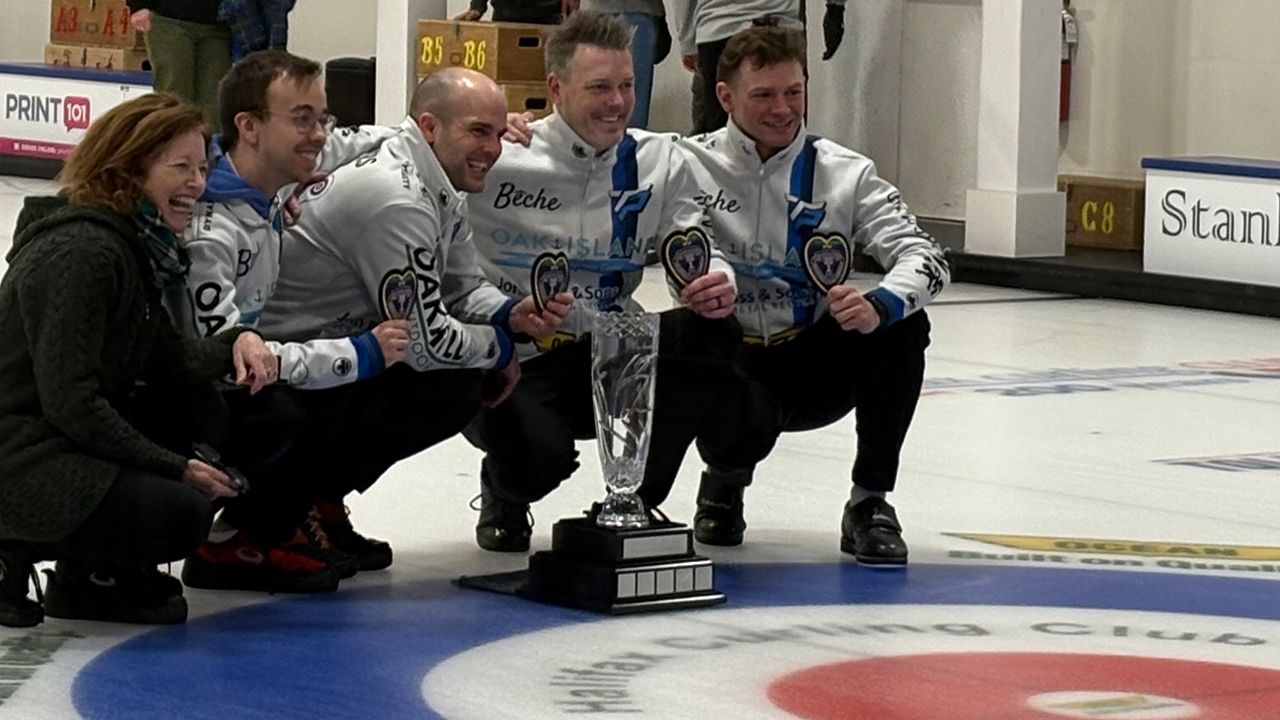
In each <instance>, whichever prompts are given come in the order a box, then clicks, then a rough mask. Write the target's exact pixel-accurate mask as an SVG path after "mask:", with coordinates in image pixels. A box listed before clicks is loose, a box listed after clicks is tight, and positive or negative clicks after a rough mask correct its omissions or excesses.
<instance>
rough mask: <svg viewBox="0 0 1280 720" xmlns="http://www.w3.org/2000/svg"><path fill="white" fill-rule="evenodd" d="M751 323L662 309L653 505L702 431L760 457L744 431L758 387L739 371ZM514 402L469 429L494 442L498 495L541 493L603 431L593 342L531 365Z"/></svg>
mask: <svg viewBox="0 0 1280 720" xmlns="http://www.w3.org/2000/svg"><path fill="white" fill-rule="evenodd" d="M741 336H742V331H741V328H740V327H739V326H738V324H737V322H736V321H732V320H706V319H705V318H702V317H699V316H698V315H696V314H694V313H692V312H690V311H688V310H684V309H679V310H671V311H668V312H665V313H662V315H661V330H660V334H659V350H658V378H657V387H656V388H655V390H654V418H653V434H652V436H651V439H650V444H649V456H648V461H647V464H646V467H645V477H644V483H643V485H642V486H641V489H640V497H641V499H642V500H643V501H644V503H645V504H646V505H647V506H650V507H653V506H656V505H659V504H661V503H662V501H663V500H665V499H666V497H667V493H668V492H670V489H671V485H672V483H673V482H674V481H675V476H676V473H677V471H679V469H680V464H681V463H682V462H683V460H684V455H685V451H686V450H687V449H688V447H689V445H690V444H691V443H693V442H694V440H695V439H697V441H698V446H699V448H700V449H702V450H703V452H704V454H705V455H706V456H707V457H709V458H713V461H714V462H716V463H719V464H727V466H729V467H737V466H739V465H741V464H742V463H744V462H753V461H754V459H755V457H756V454H755V453H757V452H758V451H757V450H755V449H754V448H752V449H751V450H750V451H749V452H748V453H746V454H743V453H741V450H740V443H739V441H738V436H739V434H740V433H747V432H749V431H750V428H748V427H743V426H740V421H741V420H742V419H744V418H746V417H747V414H748V412H747V411H748V409H749V407H750V395H749V388H748V386H747V385H746V383H745V382H744V381H743V380H742V378H741V377H739V376H737V375H735V374H734V373H733V372H732V364H733V358H734V356H735V354H736V351H737V347H738V345H739V344H740V342H741ZM522 373H523V376H522V378H521V380H520V384H519V385H517V386H516V390H515V392H514V393H512V395H511V397H509V398H508V399H507V400H506V402H504V403H502V404H501V405H499V406H498V407H496V408H493V409H488V410H485V411H483V412H481V413H480V416H479V417H477V418H476V421H475V422H474V423H473V424H472V425H471V426H470V427H469V428H468V429H467V431H466V436H467V439H468V440H470V441H471V442H472V444H473V445H475V446H476V447H478V448H480V449H481V450H483V451H485V457H484V461H483V463H482V465H481V479H482V482H484V483H485V484H486V485H487V486H488V488H489V490H490V491H491V492H493V494H494V495H496V496H497V497H499V498H501V499H503V500H507V501H509V502H526V503H529V502H534V501H537V500H540V499H541V498H543V497H545V496H546V495H548V494H549V493H550V492H551V491H552V490H554V489H555V488H556V487H558V486H559V485H560V483H561V482H562V481H564V480H565V479H566V478H568V477H569V476H570V475H572V474H573V472H574V470H577V468H578V465H579V461H578V451H577V449H576V448H575V447H574V441H575V440H588V439H591V438H594V437H595V435H596V426H595V415H594V410H593V406H592V399H591V343H590V340H589V339H586V338H584V339H583V340H581V341H579V342H576V343H572V344H570V345H566V346H563V347H560V348H557V349H555V350H552V351H550V352H548V353H545V354H543V355H541V356H539V357H537V358H534V359H532V360H529V361H528V362H526V363H524V364H523V365H522Z"/></svg>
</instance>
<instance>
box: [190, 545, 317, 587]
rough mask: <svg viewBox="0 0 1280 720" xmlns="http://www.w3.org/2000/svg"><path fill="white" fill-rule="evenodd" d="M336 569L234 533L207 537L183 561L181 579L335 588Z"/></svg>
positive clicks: (220, 584) (218, 584) (216, 583)
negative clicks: (218, 538) (221, 537)
mask: <svg viewBox="0 0 1280 720" xmlns="http://www.w3.org/2000/svg"><path fill="white" fill-rule="evenodd" d="M340 579H341V578H339V577H338V571H337V570H334V569H333V568H332V567H329V565H328V564H327V563H325V562H323V561H320V560H316V559H314V558H310V557H307V556H306V555H301V554H299V553H296V552H292V551H290V550H288V549H285V548H283V547H273V548H265V547H261V546H259V545H255V544H254V543H252V542H250V541H249V539H248V538H246V537H245V536H244V533H236V534H235V536H233V537H232V538H230V539H228V540H226V541H225V542H220V543H215V542H209V541H208V540H206V541H205V542H203V543H201V545H200V547H199V548H197V549H196V552H195V554H194V555H192V556H191V557H189V558H187V561H186V562H185V563H183V565H182V582H183V583H185V584H186V585H187V587H193V588H200V589H203V590H254V591H261V592H269V593H277V592H284V593H321V592H333V591H334V590H337V589H338V581H339V580H340Z"/></svg>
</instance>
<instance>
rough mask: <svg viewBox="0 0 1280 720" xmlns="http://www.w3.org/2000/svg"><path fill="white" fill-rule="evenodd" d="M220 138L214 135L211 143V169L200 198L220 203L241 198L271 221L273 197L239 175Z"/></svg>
mask: <svg viewBox="0 0 1280 720" xmlns="http://www.w3.org/2000/svg"><path fill="white" fill-rule="evenodd" d="M221 139H222V138H221V137H220V136H218V135H215V136H214V138H213V143H211V144H212V146H213V148H212V153H213V163H212V169H211V170H210V171H209V180H208V182H207V183H206V184H205V187H204V195H201V196H200V199H201V200H203V201H205V202H221V203H225V202H228V201H230V200H242V201H244V202H245V203H247V204H248V205H249V207H251V208H253V209H254V211H255V212H257V213H258V214H259V215H261V216H262V219H263V220H268V221H271V220H272V217H271V207H272V205H273V204H274V199H273V198H271V197H270V196H268V195H267V194H266V193H264V192H262V191H261V190H259V189H258V188H256V187H254V186H252V185H250V184H249V183H247V182H245V179H244V178H242V177H240V175H239V174H238V173H237V172H236V168H235V165H234V164H232V162H231V158H230V157H229V156H228V155H227V154H226V152H224V151H223V149H222V143H221Z"/></svg>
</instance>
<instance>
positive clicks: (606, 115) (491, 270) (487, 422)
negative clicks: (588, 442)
mask: <svg viewBox="0 0 1280 720" xmlns="http://www.w3.org/2000/svg"><path fill="white" fill-rule="evenodd" d="M630 44H631V32H630V30H629V29H628V28H627V27H626V26H624V25H623V24H622V23H621V22H619V21H618V20H617V19H616V18H614V17H612V16H609V15H605V14H601V13H598V12H594V11H589V10H583V11H579V12H577V13H575V14H574V15H573V16H572V17H570V18H569V19H568V20H566V21H565V22H564V24H562V25H560V26H559V27H558V28H556V30H555V31H553V32H552V34H551V36H550V37H549V38H548V40H547V44H546V62H547V70H548V79H547V87H548V90H549V93H550V96H551V101H552V103H553V105H554V107H555V111H554V112H553V113H552V114H551V115H550V116H548V117H546V118H544V119H542V120H539V121H537V122H535V123H533V124H532V125H531V128H530V129H531V131H532V141H531V143H530V145H529V147H527V148H526V147H522V146H518V145H512V146H508V148H507V149H506V150H505V151H504V152H503V155H502V159H501V160H499V161H498V163H497V164H496V165H495V166H494V168H493V170H492V171H491V172H490V176H489V179H488V182H487V183H486V186H485V189H484V192H483V193H480V194H478V195H477V196H476V197H475V198H473V203H472V206H471V219H472V224H473V226H474V228H475V243H476V249H477V250H478V252H479V260H480V266H481V268H482V269H483V270H484V272H485V274H486V276H488V277H489V279H490V280H492V281H493V282H494V283H496V284H497V285H498V287H499V288H501V289H502V290H503V291H504V292H507V293H508V294H510V295H513V296H521V295H524V294H526V293H527V292H529V289H530V284H531V283H530V272H531V268H532V267H533V264H534V262H535V258H536V256H538V255H539V254H541V253H546V252H551V253H555V252H563V253H564V254H565V255H566V256H567V260H568V264H569V269H570V272H569V277H570V280H569V289H570V291H571V292H572V295H573V302H574V304H573V309H572V310H571V311H570V312H569V314H568V315H567V316H566V318H565V321H564V324H563V325H562V326H561V327H560V331H559V332H557V333H556V334H555V335H554V336H552V337H549V338H546V339H545V340H541V341H537V342H531V343H522V344H520V345H519V351H518V352H519V354H520V357H521V358H522V361H524V360H526V359H527V362H525V364H524V366H523V371H524V377H523V379H522V380H521V382H520V385H519V387H517V388H516V390H515V392H514V393H513V394H512V396H511V398H510V399H509V400H508V401H507V402H506V403H503V404H502V405H501V406H498V407H496V408H489V409H486V410H484V411H482V412H481V414H480V416H479V417H478V418H477V419H476V422H475V423H474V424H473V425H472V426H471V427H469V428H468V429H467V431H466V435H467V439H469V440H471V441H472V443H474V444H475V445H476V446H477V447H479V448H480V449H482V450H484V451H485V458H484V461H483V463H482V466H481V509H480V520H479V523H478V524H477V527H476V541H477V543H478V544H479V545H480V546H481V547H483V548H485V549H487V550H496V551H508V552H523V551H525V550H527V549H528V548H529V538H530V535H531V526H530V523H529V520H528V517H527V515H528V512H529V503H532V502H534V501H537V500H539V499H541V498H542V497H544V496H546V495H547V494H548V493H550V492H551V491H552V490H554V489H555V488H556V487H557V486H558V485H559V484H560V483H561V482H562V481H563V480H565V479H566V478H568V477H569V476H570V475H571V474H573V472H574V470H576V469H577V467H578V461H577V450H576V449H575V446H574V442H575V440H582V439H588V438H591V437H594V435H595V422H594V420H593V414H592V400H591V377H590V359H591V343H590V342H589V341H588V337H589V336H588V333H589V332H590V331H591V320H592V317H593V316H594V315H595V314H598V313H606V312H617V311H634V310H639V309H640V307H639V305H638V303H636V301H635V300H633V299H632V297H631V295H632V293H633V292H634V291H635V290H636V288H637V287H638V286H639V284H640V281H641V278H642V277H643V274H644V265H645V255H646V253H647V251H648V249H649V248H650V247H651V246H652V245H653V244H654V243H656V242H658V241H662V240H664V239H667V238H670V239H672V240H681V241H684V240H689V239H691V238H698V239H700V241H701V245H700V247H701V248H702V250H703V251H704V252H703V254H702V259H703V260H704V261H705V264H703V265H702V268H701V270H702V271H703V272H701V273H691V274H690V276H689V277H686V278H681V279H679V280H678V281H677V280H674V279H672V280H671V282H669V286H670V289H671V290H672V294H673V295H676V296H677V297H678V300H679V302H680V304H681V305H683V306H684V307H681V308H678V309H675V310H671V311H668V312H665V313H663V314H662V328H661V333H660V347H659V361H658V377H657V385H656V390H655V412H654V420H653V435H652V441H651V444H650V449H649V455H648V458H647V467H646V470H645V481H644V482H645V484H644V487H643V488H642V490H641V493H640V495H641V498H642V499H643V500H644V502H645V504H646V505H648V506H649V507H653V506H655V505H656V504H658V503H660V502H662V501H663V500H664V499H665V497H666V494H667V491H668V489H669V488H670V485H671V483H672V482H673V481H674V478H675V475H676V472H677V471H678V470H679V468H680V465H681V462H682V461H683V459H684V455H685V451H686V450H687V449H688V447H689V445H690V444H691V443H692V442H693V441H694V439H695V438H696V439H697V441H698V445H699V448H700V449H702V451H703V453H704V454H705V455H707V456H708V457H718V456H717V452H718V450H719V448H720V447H722V446H724V445H729V444H731V441H732V439H733V437H734V436H735V435H736V434H737V432H738V430H737V428H736V426H735V425H734V423H733V421H732V417H733V415H734V414H737V415H738V416H745V415H746V411H745V402H746V398H745V390H746V388H745V383H744V384H743V385H742V386H740V387H734V386H733V382H734V379H735V377H736V376H734V374H733V373H732V372H731V364H732V358H733V354H734V352H736V348H737V345H738V342H739V340H740V330H739V328H738V326H737V325H736V323H735V321H733V320H730V319H727V318H729V317H730V316H731V315H732V313H733V304H734V298H735V296H736V294H737V291H736V288H735V285H734V279H733V273H732V269H731V268H730V267H729V266H728V264H727V263H725V262H724V259H723V256H722V255H721V254H720V253H719V251H718V250H716V249H715V247H714V244H713V243H712V242H711V240H710V239H709V231H708V226H707V224H706V221H705V218H706V214H705V210H704V205H705V203H706V202H708V200H707V199H705V198H700V197H699V194H700V193H699V192H698V188H697V181H696V178H695V177H694V175H693V172H692V171H691V169H690V168H689V166H688V160H687V159H686V156H685V155H684V151H683V150H682V149H681V148H680V147H679V146H678V145H677V144H676V142H675V138H673V137H671V136H668V135H658V134H655V133H649V132H645V131H643V130H636V129H629V128H628V127H627V120H628V118H629V117H630V115H631V108H632V105H633V104H634V102H635V94H634V89H633V84H634V75H633V72H632V67H631V52H630ZM722 413H723V417H722ZM733 461H735V458H726V459H725V462H726V465H731V464H732V462H733Z"/></svg>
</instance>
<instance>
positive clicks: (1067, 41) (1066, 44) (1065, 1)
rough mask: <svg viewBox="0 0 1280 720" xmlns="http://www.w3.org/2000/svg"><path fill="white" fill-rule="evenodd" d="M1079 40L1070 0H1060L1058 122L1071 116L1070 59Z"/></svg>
mask: <svg viewBox="0 0 1280 720" xmlns="http://www.w3.org/2000/svg"><path fill="white" fill-rule="evenodd" d="M1079 42H1080V29H1079V27H1077V25H1076V11H1075V10H1074V9H1072V7H1071V0H1062V83H1061V85H1060V87H1061V90H1060V94H1059V96H1058V122H1066V121H1067V119H1068V118H1070V117H1071V61H1072V60H1073V59H1074V58H1075V54H1076V45H1077V44H1078V43H1079Z"/></svg>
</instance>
